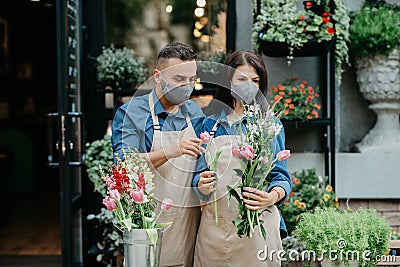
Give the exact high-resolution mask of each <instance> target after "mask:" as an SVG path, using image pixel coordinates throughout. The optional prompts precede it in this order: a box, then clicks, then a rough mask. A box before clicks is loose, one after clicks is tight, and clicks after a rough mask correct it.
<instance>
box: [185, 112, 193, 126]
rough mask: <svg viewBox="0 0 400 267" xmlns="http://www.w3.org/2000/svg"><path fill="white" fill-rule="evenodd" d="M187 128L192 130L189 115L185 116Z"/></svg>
mask: <svg viewBox="0 0 400 267" xmlns="http://www.w3.org/2000/svg"><path fill="white" fill-rule="evenodd" d="M186 123H187V127H188V128H189V127H190V128H193V125H192V121H191V120H190V117H189V114H188V115H187V116H186Z"/></svg>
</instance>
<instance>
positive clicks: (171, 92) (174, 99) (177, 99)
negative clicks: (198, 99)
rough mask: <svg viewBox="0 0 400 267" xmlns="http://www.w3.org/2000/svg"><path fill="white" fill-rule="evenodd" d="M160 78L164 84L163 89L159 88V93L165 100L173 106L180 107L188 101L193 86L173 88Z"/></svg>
mask: <svg viewBox="0 0 400 267" xmlns="http://www.w3.org/2000/svg"><path fill="white" fill-rule="evenodd" d="M161 78H162V79H163V80H164V82H165V86H164V88H162V87H161V91H162V93H163V94H164V96H165V98H167V99H168V101H169V102H171V104H173V105H180V104H182V103H184V102H185V101H187V100H189V99H190V95H191V94H192V92H193V86H191V85H189V84H186V85H181V86H173V85H171V84H169V83H168V82H167V81H166V80H165V78H164V77H162V76H161Z"/></svg>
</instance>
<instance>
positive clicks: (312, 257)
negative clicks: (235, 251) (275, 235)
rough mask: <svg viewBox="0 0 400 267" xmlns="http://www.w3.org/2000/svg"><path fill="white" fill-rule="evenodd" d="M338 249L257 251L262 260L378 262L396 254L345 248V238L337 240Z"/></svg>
mask: <svg viewBox="0 0 400 267" xmlns="http://www.w3.org/2000/svg"><path fill="white" fill-rule="evenodd" d="M336 244H337V248H338V249H326V250H324V249H323V250H321V251H318V252H316V251H313V250H303V251H301V252H298V251H297V250H289V251H285V250H269V249H268V247H267V246H265V247H264V249H260V250H259V251H258V252H257V258H258V260H260V261H266V260H269V261H274V260H275V261H276V260H277V261H281V262H285V261H322V260H328V261H340V262H343V261H356V262H359V261H377V262H395V261H396V257H395V256H394V255H377V256H375V257H373V258H371V256H372V254H373V253H372V252H371V251H370V250H364V251H363V252H362V253H360V252H359V251H356V250H344V248H345V247H346V246H347V242H346V240H344V239H339V240H338V241H337V242H336Z"/></svg>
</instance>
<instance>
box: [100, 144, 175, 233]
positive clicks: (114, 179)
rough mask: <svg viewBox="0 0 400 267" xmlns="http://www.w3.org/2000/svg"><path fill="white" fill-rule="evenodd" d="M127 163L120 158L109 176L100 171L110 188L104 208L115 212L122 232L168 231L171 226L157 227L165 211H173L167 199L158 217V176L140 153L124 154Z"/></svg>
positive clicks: (109, 172)
mask: <svg viewBox="0 0 400 267" xmlns="http://www.w3.org/2000/svg"><path fill="white" fill-rule="evenodd" d="M123 157H124V160H122V159H120V158H118V157H117V158H116V160H117V163H116V164H113V165H111V168H110V169H109V170H108V172H104V171H103V170H102V169H101V170H100V172H101V174H102V179H103V181H105V182H106V184H107V196H106V197H105V198H104V199H103V204H104V205H105V206H106V208H107V209H108V210H110V211H113V213H114V215H115V216H116V218H117V220H118V224H119V228H121V229H127V230H128V231H130V230H131V229H155V228H164V227H166V226H167V225H169V224H170V223H164V224H157V219H158V217H159V216H160V215H161V213H162V212H163V211H166V210H168V209H170V208H171V205H172V200H171V199H168V198H165V199H164V200H163V202H162V204H161V210H160V212H159V214H158V215H157V216H156V214H155V212H154V209H155V206H156V205H155V203H154V201H153V196H154V193H153V191H154V184H153V178H154V175H153V173H152V172H151V171H150V168H149V167H148V165H147V162H146V159H145V158H143V157H142V156H140V154H139V153H134V152H132V151H128V152H125V151H123Z"/></svg>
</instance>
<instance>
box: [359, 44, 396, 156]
mask: <svg viewBox="0 0 400 267" xmlns="http://www.w3.org/2000/svg"><path fill="white" fill-rule="evenodd" d="M399 63H400V53H399V51H398V50H397V49H395V50H393V51H392V52H391V53H390V54H389V56H381V55H378V56H374V57H368V58H358V59H356V73H357V82H358V84H359V86H360V91H361V93H362V94H363V96H364V98H365V99H366V100H368V101H370V102H371V105H370V106H369V108H371V109H372V110H374V111H375V112H376V114H377V115H378V118H377V122H376V124H375V126H374V127H373V128H372V129H371V130H370V131H369V133H368V134H367V135H366V136H365V137H364V138H363V140H362V141H361V142H359V143H358V144H356V147H357V149H358V150H359V151H360V152H363V151H366V150H368V149H370V148H390V149H400V123H399V114H400V73H399V72H400V64H399Z"/></svg>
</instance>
